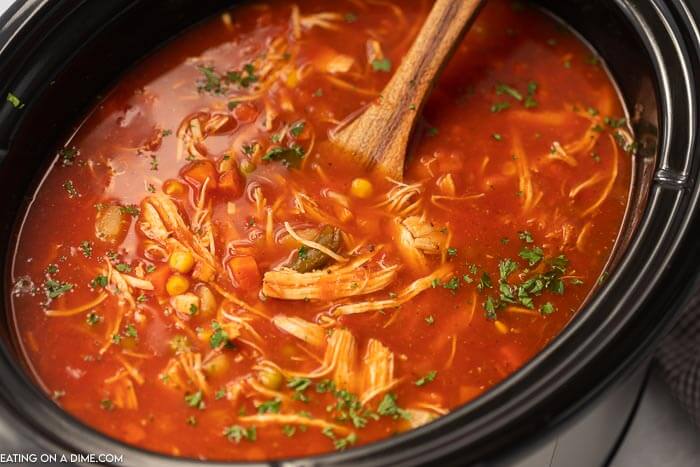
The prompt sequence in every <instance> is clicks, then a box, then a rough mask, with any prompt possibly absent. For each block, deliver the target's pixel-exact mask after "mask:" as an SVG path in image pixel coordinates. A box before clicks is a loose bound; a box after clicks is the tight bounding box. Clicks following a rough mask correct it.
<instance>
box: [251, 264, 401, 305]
mask: <svg viewBox="0 0 700 467" xmlns="http://www.w3.org/2000/svg"><path fill="white" fill-rule="evenodd" d="M370 259H371V255H369V256H363V257H360V258H358V259H356V260H355V261H350V262H346V263H343V264H336V265H334V266H331V267H329V268H327V269H324V270H319V271H313V272H306V273H300V272H297V271H295V270H293V269H289V268H281V269H278V270H273V271H268V272H266V273H265V276H264V277H263V288H262V291H263V293H264V294H265V295H266V296H268V297H272V298H280V299H283V300H334V299H338V298H343V297H353V296H357V295H365V294H368V293H372V292H376V291H378V290H382V289H384V288H385V287H387V286H388V285H389V284H391V283H392V282H393V281H394V279H396V275H397V270H398V266H397V265H394V266H384V265H381V264H379V263H369V264H368V262H369V260H370Z"/></svg>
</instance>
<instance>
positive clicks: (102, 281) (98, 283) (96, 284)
mask: <svg viewBox="0 0 700 467" xmlns="http://www.w3.org/2000/svg"><path fill="white" fill-rule="evenodd" d="M108 283H109V281H108V279H107V276H105V275H104V274H98V275H97V276H95V278H94V279H92V280H91V281H90V287H92V288H93V289H101V288H104V287H107V284H108Z"/></svg>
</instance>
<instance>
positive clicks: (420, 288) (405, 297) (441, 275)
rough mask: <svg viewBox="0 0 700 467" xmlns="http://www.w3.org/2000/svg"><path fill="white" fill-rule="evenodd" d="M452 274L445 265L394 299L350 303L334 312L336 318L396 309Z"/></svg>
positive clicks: (450, 269) (450, 268)
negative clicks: (436, 281)
mask: <svg viewBox="0 0 700 467" xmlns="http://www.w3.org/2000/svg"><path fill="white" fill-rule="evenodd" d="M450 274H452V267H451V266H450V265H448V264H446V265H443V266H441V267H440V268H439V269H438V270H436V271H435V272H433V273H431V274H429V275H427V276H425V277H421V278H420V279H418V280H416V281H414V282H412V283H411V284H410V285H409V286H408V287H406V288H405V289H403V290H402V291H400V292H399V293H397V294H396V296H395V297H394V298H389V299H386V300H370V301H366V302H356V303H348V304H347V305H340V306H338V307H336V308H335V309H334V310H333V314H334V315H336V316H340V315H352V314H356V313H366V312H368V311H379V310H385V309H387V308H396V307H398V306H401V305H403V304H404V303H406V302H408V301H409V300H411V299H412V298H413V297H415V296H416V295H418V294H419V293H421V292H424V291H425V290H428V289H430V288H432V287H433V281H435V280H438V281H441V280H443V279H445V278H446V277H448V276H449V275H450Z"/></svg>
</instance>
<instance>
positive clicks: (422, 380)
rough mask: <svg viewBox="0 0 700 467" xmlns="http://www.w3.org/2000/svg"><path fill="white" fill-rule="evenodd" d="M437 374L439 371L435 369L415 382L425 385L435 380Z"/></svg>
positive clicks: (417, 384)
mask: <svg viewBox="0 0 700 467" xmlns="http://www.w3.org/2000/svg"><path fill="white" fill-rule="evenodd" d="M436 376H437V371H435V370H433V371H430V372H428V374H426V375H425V376H423V377H422V378H419V379H417V380H416V382H415V383H414V384H415V385H416V386H425V385H426V384H428V383H432V382H433V381H435V377H436Z"/></svg>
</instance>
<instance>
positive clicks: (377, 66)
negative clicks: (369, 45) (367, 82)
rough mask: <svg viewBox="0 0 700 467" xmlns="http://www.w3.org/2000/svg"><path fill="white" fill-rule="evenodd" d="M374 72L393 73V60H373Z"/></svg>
mask: <svg viewBox="0 0 700 467" xmlns="http://www.w3.org/2000/svg"><path fill="white" fill-rule="evenodd" d="M372 70H374V71H382V72H384V73H389V72H390V71H391V60H389V59H388V58H382V59H378V58H375V59H374V60H372Z"/></svg>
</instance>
